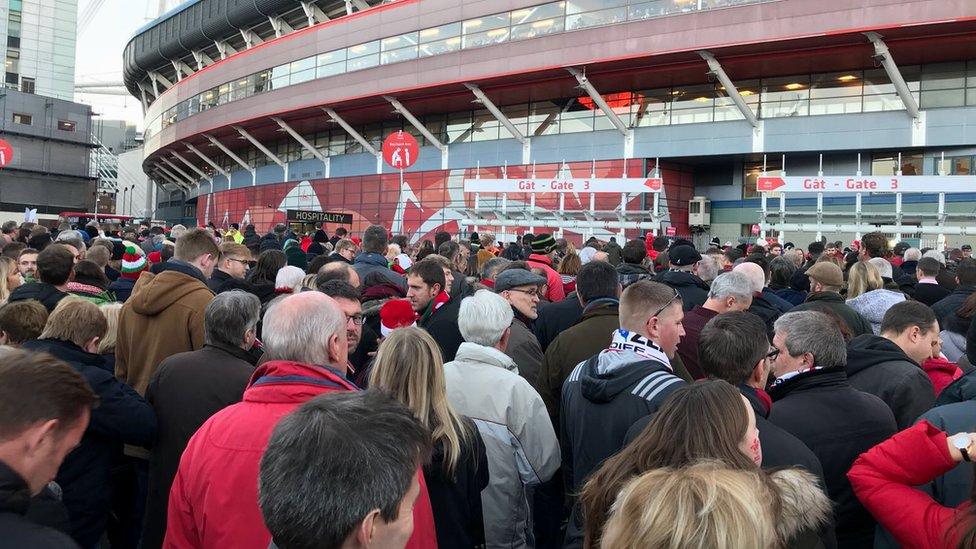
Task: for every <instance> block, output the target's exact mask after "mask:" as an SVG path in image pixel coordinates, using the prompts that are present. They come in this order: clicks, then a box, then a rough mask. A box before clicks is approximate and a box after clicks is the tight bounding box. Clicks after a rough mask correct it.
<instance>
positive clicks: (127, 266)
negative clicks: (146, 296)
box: [122, 240, 148, 279]
mask: <svg viewBox="0 0 976 549" xmlns="http://www.w3.org/2000/svg"><path fill="white" fill-rule="evenodd" d="M122 245H123V246H125V252H124V253H123V254H122V276H123V277H124V278H132V279H136V278H139V274H140V273H142V271H145V270H146V267H148V263H147V262H146V256H144V255H142V248H140V247H139V246H136V245H135V244H133V243H132V242H129V241H128V240H124V241H123V242H122Z"/></svg>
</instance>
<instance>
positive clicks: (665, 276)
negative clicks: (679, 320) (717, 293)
mask: <svg viewBox="0 0 976 549" xmlns="http://www.w3.org/2000/svg"><path fill="white" fill-rule="evenodd" d="M657 281H658V282H660V283H662V284H667V285H668V286H671V287H672V288H674V289H675V290H678V293H679V294H681V305H682V307H683V308H684V311H685V312H686V313H687V312H688V311H690V310H692V309H694V308H695V307H697V306H699V305H704V304H705V300H706V299H708V285H707V284H705V282H704V281H702V279H700V278H698V276H696V275H694V274H692V273H689V272H685V271H664V272H663V273H661V274H660V275H658V277H657Z"/></svg>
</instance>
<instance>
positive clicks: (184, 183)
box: [156, 164, 196, 191]
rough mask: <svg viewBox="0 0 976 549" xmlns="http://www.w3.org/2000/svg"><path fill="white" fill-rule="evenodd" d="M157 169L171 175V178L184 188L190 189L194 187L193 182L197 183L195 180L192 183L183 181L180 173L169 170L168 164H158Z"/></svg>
mask: <svg viewBox="0 0 976 549" xmlns="http://www.w3.org/2000/svg"><path fill="white" fill-rule="evenodd" d="M156 169H157V170H159V171H161V172H163V173H164V174H166V175H167V176H169V178H170V179H171V180H172V181H173V183H175V184H176V185H177V186H179V187H180V188H181V189H183V190H186V191H189V190H190V189H192V188H193V185H192V183H196V182H195V181H193V182H192V183H190V182H187V181H183V180H182V179H180V177H179V176H178V175H176V174H175V173H173V172H171V171H170V170H168V169H167V168H166V166H161V165H159V164H156Z"/></svg>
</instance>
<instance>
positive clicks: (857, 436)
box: [769, 366, 896, 547]
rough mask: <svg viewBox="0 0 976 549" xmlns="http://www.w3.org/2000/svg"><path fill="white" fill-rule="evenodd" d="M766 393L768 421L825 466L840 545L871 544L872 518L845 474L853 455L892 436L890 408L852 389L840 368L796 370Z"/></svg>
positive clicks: (874, 398) (873, 524)
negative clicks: (769, 403)
mask: <svg viewBox="0 0 976 549" xmlns="http://www.w3.org/2000/svg"><path fill="white" fill-rule="evenodd" d="M769 396H770V397H772V399H773V409H772V412H770V414H769V421H770V422H772V423H773V424H775V425H777V426H779V427H781V428H782V429H784V430H785V431H787V432H788V433H790V434H792V435H793V436H795V437H796V438H798V439H800V440H801V441H802V442H803V443H804V444H806V445H807V447H808V448H810V450H811V451H812V452H813V453H814V455H816V456H817V459H819V460H820V464H821V465H822V466H823V470H824V483H825V484H826V486H827V494H828V495H829V496H830V499H831V501H833V502H834V517H835V519H836V521H835V526H836V534H837V542H838V545H840V546H845V545H849V546H857V547H864V546H870V544H871V540H872V539H873V538H874V528H875V521H874V519H873V518H872V517H871V515H870V514H869V513H868V512H867V510H866V509H864V507H863V506H862V505H861V503H860V502H859V501H858V500H857V498H855V497H854V493H853V491H852V490H851V485H850V482H849V481H848V480H847V476H846V473H847V471H848V469H850V466H851V464H852V463H853V462H854V460H855V459H857V456H859V455H861V454H862V453H863V452H865V451H866V450H867V449H869V448H871V447H872V446H874V445H875V444H877V443H879V442H881V441H882V440H884V439H886V438H888V437H889V436H891V435H892V434H894V432H895V430H896V425H895V418H894V416H893V415H892V413H891V410H890V409H889V408H888V406H887V405H886V404H885V403H884V402H883V401H882V400H881V399H879V398H878V397H876V396H874V395H870V394H867V393H863V392H861V391H858V390H857V389H855V388H853V387H851V385H850V384H849V383H848V382H847V373H846V372H845V370H844V368H843V367H840V366H838V367H833V368H824V369H817V370H812V371H808V372H804V373H801V374H798V375H796V376H794V377H792V378H790V379H787V380H785V381H783V382H780V383H778V384H775V385H774V386H773V387H772V388H771V389H770V391H769ZM858 544H860V545H858Z"/></svg>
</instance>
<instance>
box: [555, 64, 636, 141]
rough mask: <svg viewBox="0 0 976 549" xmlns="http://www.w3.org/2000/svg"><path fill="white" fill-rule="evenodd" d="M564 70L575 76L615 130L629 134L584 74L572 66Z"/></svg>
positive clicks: (625, 126) (627, 129)
mask: <svg viewBox="0 0 976 549" xmlns="http://www.w3.org/2000/svg"><path fill="white" fill-rule="evenodd" d="M566 70H567V71H568V72H569V74H572V75H573V76H575V77H576V81H577V82H579V85H580V87H581V88H583V90H584V91H585V92H586V94H587V95H589V96H590V99H592V100H593V103H594V104H596V106H597V107H599V108H600V111H601V112H603V115H604V116H606V117H607V119H609V120H610V122H611V123H612V124H613V126H614V127H615V128H617V131H619V132H620V133H621V134H622V135H623V136H624V137H627V136H628V135H630V128H628V127H627V124H624V121H623V120H621V119H620V117H619V116H617V113H615V112H613V109H611V108H610V105H607V102H606V101H604V100H603V96H602V95H600V92H599V91H597V89H596V88H594V87H593V84H591V83H590V81H589V80H588V79H587V78H586V75H585V74H583V73H582V72H580V71H579V70H577V69H574V68H573V67H566Z"/></svg>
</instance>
